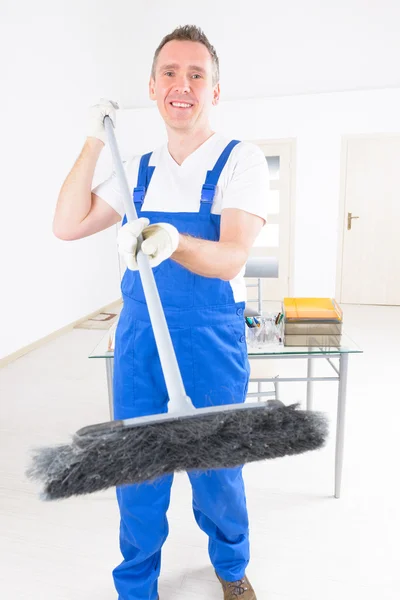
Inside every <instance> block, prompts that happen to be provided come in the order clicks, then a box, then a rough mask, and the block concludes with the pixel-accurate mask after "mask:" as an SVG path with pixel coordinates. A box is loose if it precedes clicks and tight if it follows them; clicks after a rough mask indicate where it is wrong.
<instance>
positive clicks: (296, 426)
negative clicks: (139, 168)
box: [27, 117, 327, 500]
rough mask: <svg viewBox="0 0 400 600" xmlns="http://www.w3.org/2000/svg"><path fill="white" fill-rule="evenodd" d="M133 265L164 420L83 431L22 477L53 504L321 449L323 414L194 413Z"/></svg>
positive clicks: (159, 315)
mask: <svg viewBox="0 0 400 600" xmlns="http://www.w3.org/2000/svg"><path fill="white" fill-rule="evenodd" d="M104 125H105V128H106V132H107V137H108V141H109V144H110V147H111V152H112V156H113V162H114V167H115V171H116V175H117V179H118V182H119V185H120V189H121V193H122V195H123V199H124V205H125V211H126V215H127V218H128V220H129V221H132V220H134V219H137V214H136V210H135V206H134V204H133V202H132V199H131V193H130V190H129V186H128V182H127V178H126V174H125V171H124V167H123V164H122V160H121V157H120V153H119V149H118V146H117V142H116V139H115V135H114V131H113V123H112V121H111V119H110V118H109V117H105V119H104ZM142 241H143V238H142V236H140V238H139V240H138V248H139V250H138V253H137V262H138V266H139V272H140V277H141V280H142V284H143V290H144V294H145V297H146V302H147V307H148V311H149V315H150V321H151V324H152V328H153V332H154V337H155V340H156V344H157V350H158V354H159V357H160V362H161V366H162V370H163V375H164V378H165V383H166V387H167V391H168V399H169V400H168V412H167V413H163V414H159V415H149V416H144V417H137V418H132V419H125V420H118V421H110V422H106V423H100V424H95V425H90V426H88V427H84V428H83V429H80V430H79V431H77V432H76V433H75V434H74V435H73V437H72V441H71V443H69V444H65V445H58V446H52V447H45V448H38V449H36V450H34V451H33V453H32V460H31V464H30V465H29V467H28V469H27V476H28V477H29V478H30V479H33V480H37V481H39V482H40V483H41V484H42V486H43V491H42V493H41V497H42V498H43V499H45V500H56V499H61V498H68V497H71V496H76V495H81V494H90V493H92V492H96V491H100V490H105V489H108V488H109V487H112V486H119V485H125V484H133V483H141V482H144V481H152V480H154V479H156V478H158V477H161V476H162V475H166V474H168V473H173V472H175V471H188V470H192V469H196V470H205V469H217V468H229V467H236V466H240V465H243V464H245V463H248V462H253V461H259V460H264V459H268V458H277V457H282V456H286V455H294V454H301V453H303V452H306V451H308V450H315V449H318V448H321V447H322V446H323V445H324V443H325V440H326V437H327V422H326V419H325V417H324V416H323V415H322V414H321V413H316V412H309V411H304V410H300V409H299V408H298V405H292V406H285V405H284V404H282V403H281V402H278V401H276V400H275V401H269V402H257V403H254V404H240V405H238V404H231V405H224V406H213V407H207V408H201V409H196V408H195V407H194V406H193V403H192V401H191V400H190V398H189V397H188V396H187V395H186V392H185V388H184V385H183V381H182V377H181V373H180V370H179V366H178V362H177V359H176V355H175V351H174V348H173V345H172V340H171V336H170V333H169V330H168V326H167V322H166V319H165V315H164V311H163V308H162V305H161V300H160V297H159V294H158V290H157V286H156V282H155V279H154V275H153V271H152V269H151V267H150V263H149V259H148V257H147V256H146V255H145V254H143V252H142V251H141V250H140V246H141V243H142Z"/></svg>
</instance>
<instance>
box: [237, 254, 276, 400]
mask: <svg viewBox="0 0 400 600" xmlns="http://www.w3.org/2000/svg"><path fill="white" fill-rule="evenodd" d="M278 272H279V270H278V260H277V259H276V258H273V257H268V258H267V257H266V258H260V257H257V258H255V257H252V258H249V260H248V261H247V263H246V269H245V273H244V276H245V278H248V279H257V283H246V287H247V288H257V298H256V299H251V300H248V301H247V302H246V307H245V311H244V314H245V316H246V317H250V316H257V315H260V316H261V315H262V312H263V308H262V303H263V298H262V285H261V284H262V281H261V280H262V279H265V278H274V277H278ZM252 303H256V304H257V308H253V307H252V306H250V304H252ZM249 363H250V380H249V384H251V383H257V393H258V394H260V396H259V397H258V400H261V398H264V397H268V396H272V397H273V398H275V399H276V400H279V383H278V377H279V375H272V374H271V373H268V367H270V366H271V361H269V360H267V361H262V360H259V359H255V360H251V358H249ZM266 377H271V378H272V377H274V378H275V381H274V384H273V385H274V391H271V392H263V389H262V385H263V384H262V381H260V380H261V379H265V378H266ZM261 394H262V397H261Z"/></svg>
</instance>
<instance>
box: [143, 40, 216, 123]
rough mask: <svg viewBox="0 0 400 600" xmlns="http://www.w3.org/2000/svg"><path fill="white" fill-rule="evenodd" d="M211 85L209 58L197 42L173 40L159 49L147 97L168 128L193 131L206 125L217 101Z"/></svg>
mask: <svg viewBox="0 0 400 600" xmlns="http://www.w3.org/2000/svg"><path fill="white" fill-rule="evenodd" d="M219 93H220V92H219V84H217V85H213V69H212V59H211V56H210V53H209V52H208V50H207V48H206V47H205V46H204V45H203V44H201V43H200V42H188V41H177V40H173V41H172V42H168V43H167V44H165V46H164V47H163V48H162V49H161V52H160V54H159V56H158V59H157V62H156V65H155V78H154V79H153V77H152V78H151V79H150V98H151V99H152V100H156V101H157V106H158V110H159V111H160V114H161V116H162V118H163V119H164V121H165V123H166V125H167V126H169V127H170V128H171V129H177V130H181V131H182V130H183V131H185V130H187V131H189V130H192V129H194V128H196V129H197V128H199V127H202V126H207V125H208V116H209V113H210V110H211V107H212V106H213V105H214V106H215V105H216V104H217V103H218V100H219Z"/></svg>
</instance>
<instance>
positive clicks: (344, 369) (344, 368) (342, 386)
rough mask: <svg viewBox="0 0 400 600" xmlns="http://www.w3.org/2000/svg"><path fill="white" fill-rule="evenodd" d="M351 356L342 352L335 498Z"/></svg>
mask: <svg viewBox="0 0 400 600" xmlns="http://www.w3.org/2000/svg"><path fill="white" fill-rule="evenodd" d="M348 364H349V356H348V354H341V355H340V359H339V393H338V407H337V421H336V455H335V498H340V492H341V485H342V468H343V447H344V425H345V409H346V392H347V372H348Z"/></svg>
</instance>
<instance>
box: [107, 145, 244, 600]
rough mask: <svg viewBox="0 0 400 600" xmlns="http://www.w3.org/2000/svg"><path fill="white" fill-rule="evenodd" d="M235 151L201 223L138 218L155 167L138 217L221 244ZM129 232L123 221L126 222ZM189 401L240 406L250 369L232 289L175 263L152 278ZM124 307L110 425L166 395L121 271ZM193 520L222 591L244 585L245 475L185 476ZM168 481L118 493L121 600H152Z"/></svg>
mask: <svg viewBox="0 0 400 600" xmlns="http://www.w3.org/2000/svg"><path fill="white" fill-rule="evenodd" d="M237 143H238V142H237V141H232V142H230V144H229V145H228V146H227V147H226V148H225V150H224V151H223V152H222V154H221V156H220V158H219V159H218V161H217V162H216V164H215V167H214V168H213V170H211V171H208V172H207V177H206V181H205V184H204V185H203V188H202V191H201V203H200V211H199V212H198V213H168V212H143V211H142V210H141V208H142V204H143V201H144V197H145V194H146V191H147V187H148V185H149V183H150V179H151V176H152V174H153V171H154V168H155V167H149V166H148V165H149V161H150V157H151V154H147V155H145V156H143V157H142V159H141V162H140V167H139V174H138V182H137V187H136V188H135V190H134V202H135V207H136V211H137V213H138V216H139V217H140V216H142V217H148V218H149V219H150V222H151V223H157V222H164V223H171V224H172V225H174V226H175V227H176V228H177V229H178V231H179V232H180V233H183V234H189V235H191V236H195V237H200V238H202V239H206V240H213V241H218V240H219V236H220V215H214V214H212V213H211V207H212V203H213V200H214V195H215V189H216V185H217V183H218V179H219V176H220V174H221V171H222V169H223V167H224V165H225V164H226V161H227V160H228V158H229V155H230V153H231V151H232V149H233V148H234V146H235V145H236V144H237ZM125 222H126V221H125ZM153 271H154V276H155V279H156V282H157V287H158V290H159V293H160V297H161V301H162V304H163V308H164V311H165V315H166V319H167V323H168V326H169V330H170V333H171V337H172V342H173V345H174V348H175V352H176V355H177V359H178V363H179V368H180V370H181V373H182V378H183V382H184V385H185V389H186V393H187V394H188V396H189V397H190V398H191V400H192V402H193V404H194V405H195V406H196V407H197V408H200V407H205V406H212V405H217V404H219V405H221V404H231V403H239V402H244V400H245V398H246V393H247V386H248V379H249V363H248V359H247V348H246V343H245V331H244V327H245V324H244V318H243V311H244V302H242V303H235V301H234V298H233V293H232V289H231V286H230V284H229V282H226V281H222V280H221V279H215V278H208V277H202V276H200V275H196V274H194V273H192V272H190V271H189V270H187V269H185V268H184V267H182V266H180V265H179V264H178V263H176V262H174V261H173V260H171V259H168V260H166V261H164V262H162V263H161V264H160V265H159V266H158V267H155V268H154V270H153ZM121 287H122V294H123V300H124V305H123V309H122V312H121V316H120V319H119V323H118V328H117V333H116V344H115V357H114V418H115V419H124V418H129V417H137V416H142V415H148V414H155V413H163V412H167V402H168V397H167V390H166V387H165V382H164V378H163V374H162V370H161V364H160V360H159V357H158V353H157V348H156V344H155V340H154V335H153V331H152V327H151V323H150V319H149V314H148V311H147V306H146V301H145V298H144V294H143V288H142V285H141V280H140V275H139V273H138V272H137V271H129V270H126V272H125V275H124V278H123V281H122V286H121ZM188 475H189V478H190V481H191V484H192V489H193V511H194V516H195V519H196V521H197V523H198V525H199V527H200V528H201V529H202V530H203V531H204V532H205V533H206V534H207V535H208V536H209V555H210V559H211V562H212V564H213V565H214V568H215V570H216V572H217V573H218V575H219V576H220V577H222V578H223V579H225V580H227V581H236V580H238V579H241V578H242V577H243V576H244V573H245V570H246V566H247V564H248V562H249V540H248V529H249V526H248V517H247V508H246V499H245V491H244V485H243V479H242V469H241V468H235V469H219V470H215V471H201V472H190V473H188ZM172 479H173V476H172V475H169V476H166V477H163V478H161V479H159V480H157V481H155V482H151V483H145V484H140V485H129V486H122V487H120V488H118V489H117V499H118V503H119V508H120V514H121V525H120V548H121V553H122V555H123V557H124V560H123V562H122V563H121V564H120V565H119V566H118V567H117V568H116V569H114V572H113V576H114V582H115V587H116V589H117V591H118V593H119V600H156V599H157V597H158V591H157V579H158V576H159V573H160V565H161V547H162V545H163V543H164V541H165V540H166V538H167V535H168V523H167V518H166V512H167V509H168V506H169V501H170V491H171V485H172Z"/></svg>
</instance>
